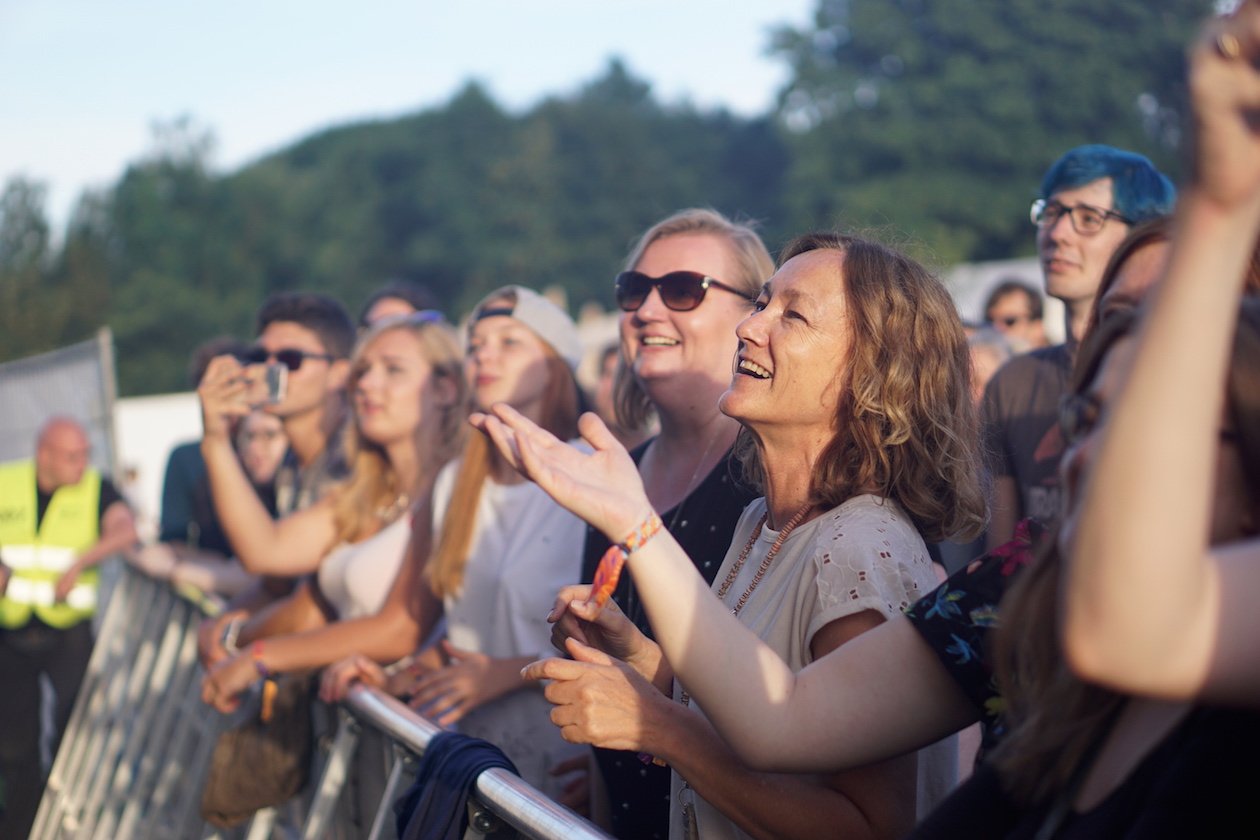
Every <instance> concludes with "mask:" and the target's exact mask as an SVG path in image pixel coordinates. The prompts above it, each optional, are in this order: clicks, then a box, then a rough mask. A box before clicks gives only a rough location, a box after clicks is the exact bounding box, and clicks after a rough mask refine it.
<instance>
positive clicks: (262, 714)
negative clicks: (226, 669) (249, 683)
mask: <svg viewBox="0 0 1260 840" xmlns="http://www.w3.org/2000/svg"><path fill="white" fill-rule="evenodd" d="M262 651H263V643H262V640H261V639H259V640H258V641H256V642H254V643H253V644H252V645H250V646H249V653H250V658H251V659H253V660H254V669H255V670H256V671H258V676H260V677H262V680H263V685H262V706H261V708H259V710H258V719H259V720H261V721H262V722H263V723H270V722H271V716H272V714H273V713H274V712H275V709H276V693H277V692H278V691H279V687H278V686H277V685H276V681H275V679H274V678H275V672H273V671H272V670H271V669H270V668H268V667H267V665H266V663H265V662H263V661H262Z"/></svg>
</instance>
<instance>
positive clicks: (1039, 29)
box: [0, 0, 1208, 395]
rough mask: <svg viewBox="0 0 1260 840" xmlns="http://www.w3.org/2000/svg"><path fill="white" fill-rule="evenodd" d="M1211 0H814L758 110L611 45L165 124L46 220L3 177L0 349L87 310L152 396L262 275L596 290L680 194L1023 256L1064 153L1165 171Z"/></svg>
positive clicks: (295, 282)
mask: <svg viewBox="0 0 1260 840" xmlns="http://www.w3.org/2000/svg"><path fill="white" fill-rule="evenodd" d="M1207 6H1208V4H1207V3H1205V2H1197V1H1196V2H1188V0H1168V2H1165V3H1162V4H1159V7H1158V8H1156V7H1155V5H1154V4H1147V3H1144V2H1139V0H1115V1H1114V2H1111V3H1106V4H1099V3H1092V2H1090V3H1087V2H1084V0H1062V2H1057V3H1053V4H1045V3H1033V2H1031V0H1004V1H1003V2H999V1H998V0H934V2H929V1H928V0H820V2H819V3H818V8H817V12H816V15H815V19H814V21H813V24H812V26H810V27H806V28H802V29H799V30H797V29H787V28H785V29H782V30H780V31H778V32H775V33H773V35H772V37H771V39H770V41H771V43H770V49H771V50H772V53H773V54H774V55H776V56H777V57H779V58H780V59H781V60H783V61H784V62H785V63H786V64H787V65H788V66H789V67H790V68H791V78H790V80H789V82H788V84H787V86H786V87H785V89H784V91H783V92H782V95H781V97H780V102H779V106H778V108H777V109H776V110H775V111H774V112H772V113H768V114H765V115H764V116H760V117H756V118H744V117H737V116H734V115H732V114H729V113H727V112H724V111H721V110H717V111H708V110H700V109H696V108H694V107H692V106H690V105H687V104H685V103H683V104H678V103H663V102H660V101H659V100H658V99H657V98H655V97H654V96H653V93H652V90H651V88H650V86H649V85H648V84H647V83H645V82H643V81H642V80H640V79H638V78H636V77H635V75H634V73H633V71H632V70H631V69H630V68H627V67H626V66H624V65H623V64H622V63H621V62H620V61H618V60H616V59H613V60H611V61H610V62H609V64H608V66H607V68H606V69H605V71H604V72H603V73H602V74H601V75H600V76H599V77H598V78H596V79H594V80H592V81H590V82H589V83H587V84H586V85H584V86H582V87H581V88H580V89H578V90H577V91H576V92H575V93H572V94H569V95H565V96H555V97H551V98H547V99H545V100H543V101H541V102H539V103H538V104H536V105H535V106H533V107H531V108H530V109H528V110H527V111H524V112H522V113H510V112H508V111H506V110H504V109H503V108H502V107H500V106H499V105H498V104H497V103H496V102H495V101H494V100H493V98H492V97H491V96H490V95H489V94H488V93H487V92H486V91H485V90H484V89H483V88H481V87H479V86H478V85H476V84H469V85H467V86H466V87H465V88H464V89H462V90H460V91H459V92H457V93H456V94H455V95H454V96H453V97H452V98H451V99H450V100H449V101H447V102H446V103H444V104H443V105H441V106H439V107H435V108H431V109H427V110H424V111H421V112H418V113H415V114H411V115H407V116H404V117H401V118H399V119H394V120H388V121H378V122H365V123H357V124H352V125H343V126H339V127H335V128H331V129H328V130H325V131H321V132H319V133H317V134H315V135H313V136H310V137H307V138H304V139H301V140H300V141H298V142H296V143H295V144H293V145H292V146H291V147H289V148H286V149H283V150H281V151H279V152H277V153H275V154H272V155H269V156H267V157H265V158H263V159H261V160H259V161H256V162H254V163H252V164H250V165H248V166H245V167H243V168H242V169H240V170H238V171H235V172H230V173H218V172H214V171H212V169H211V167H210V164H209V161H210V160H211V159H212V152H213V144H214V139H213V131H212V128H208V127H203V126H199V125H198V124H197V123H196V122H194V121H193V120H191V119H185V120H179V121H176V122H174V123H172V124H169V125H165V126H162V127H160V128H159V130H157V131H156V132H155V136H154V140H153V146H152V148H151V149H150V150H149V151H148V152H146V153H145V154H143V155H142V156H141V157H139V158H138V159H137V160H136V161H135V162H134V163H133V164H132V165H131V166H130V167H129V168H128V169H127V170H126V172H125V173H124V175H123V176H122V177H121V178H120V180H119V181H118V182H117V183H116V184H114V185H112V186H111V187H110V188H108V189H106V190H104V191H101V192H99V193H89V194H85V195H84V196H82V197H81V199H80V201H79V203H78V205H77V207H76V209H75V211H74V213H73V214H72V217H71V219H70V221H69V223H68V226H67V230H66V231H65V235H64V237H62V238H60V239H56V238H55V237H54V236H53V235H52V231H51V230H50V226H49V223H48V221H47V217H46V215H45V212H44V200H45V189H44V187H43V185H41V184H39V183H36V182H31V181H29V180H26V179H22V178H15V179H12V180H10V181H9V182H8V183H7V184H5V185H4V187H3V190H2V191H0V360H5V359H11V358H16V357H20V356H25V355H29V354H32V353H36V352H39V351H42V350H46V349H50V348H52V347H55V346H59V345H61V344H65V343H68V342H71V341H77V340H81V339H83V338H85V337H86V336H88V335H89V334H90V333H91V332H92V331H93V330H94V329H95V328H96V327H98V326H100V325H102V324H109V325H110V326H111V327H112V328H113V330H114V334H115V337H116V342H117V347H118V370H119V378H120V388H121V391H122V393H124V394H126V395H135V394H144V393H158V392H164V391H171V390H180V389H183V388H184V387H186V383H185V381H184V376H185V374H184V371H185V367H186V363H187V359H188V354H189V352H190V351H191V349H192V348H193V347H194V346H195V345H196V344H198V343H199V342H201V341H203V340H205V339H206V338H209V337H211V336H213V335H217V334H220V333H235V334H238V335H242V336H247V335H249V333H250V330H251V317H252V313H253V311H254V309H255V308H256V307H257V305H258V303H259V302H260V301H261V300H262V299H263V298H264V297H265V296H266V295H267V294H269V293H271V292H273V291H278V290H287V289H299V288H303V289H318V290H321V291H325V292H328V293H330V294H332V295H334V296H336V297H338V298H339V299H341V300H342V301H343V302H345V303H346V305H347V306H348V307H349V308H350V309H351V310H352V311H356V310H357V308H358V306H359V305H360V303H361V302H362V300H363V299H364V297H365V296H366V295H367V294H368V292H369V291H370V290H371V289H372V288H373V287H375V286H377V285H379V284H380V283H381V282H383V281H384V280H386V279H388V278H394V277H398V278H406V279H410V280H415V281H419V282H422V283H425V284H426V285H428V286H429V287H430V288H431V289H433V291H434V292H435V294H436V295H437V297H438V298H439V300H441V301H442V302H443V304H444V305H445V306H446V307H447V308H448V309H449V310H450V311H451V312H452V313H454V314H456V315H458V314H459V313H462V312H463V311H464V310H465V309H466V308H467V307H468V306H469V305H470V304H471V303H472V302H473V301H475V300H476V299H477V298H479V297H480V296H481V295H482V294H483V293H484V292H485V291H487V290H489V289H491V288H494V287H496V286H499V285H503V284H505V283H521V284H524V285H529V286H535V287H544V286H553V285H554V286H560V287H562V288H563V289H565V290H566V291H567V292H568V295H569V299H570V301H571V302H574V303H579V302H581V301H584V300H588V299H593V300H598V301H601V302H603V303H605V304H607V303H609V302H610V300H611V278H612V277H613V275H614V274H615V273H616V272H617V271H618V269H619V265H620V261H621V259H622V258H623V257H624V254H625V252H626V250H627V248H628V246H629V244H630V242H631V241H632V239H633V237H634V236H635V235H636V234H637V233H639V232H640V231H642V229H643V228H644V227H646V226H647V225H648V224H650V223H651V222H652V221H654V220H656V219H658V218H659V217H661V216H662V215H664V214H666V213H668V212H670V211H672V210H674V209H677V208H680V207H685V206H691V205H706V206H712V207H715V208H717V209H719V210H721V211H723V212H725V213H728V214H730V215H733V216H737V217H743V218H751V219H756V220H759V221H760V222H761V224H762V230H763V232H764V233H765V235H766V238H767V242H768V243H769V244H770V245H771V247H772V248H777V247H778V246H779V245H781V244H782V243H783V242H784V241H785V240H786V239H787V238H788V237H790V236H791V235H792V234H794V233H797V232H801V231H804V230H807V229H810V228H816V227H825V226H830V225H836V224H840V225H846V226H855V227H859V228H879V229H882V230H883V231H884V232H885V234H886V235H887V236H889V237H890V238H892V239H895V240H897V241H900V242H902V243H904V244H908V246H909V247H910V248H911V249H912V250H913V251H914V252H915V253H916V254H918V255H919V256H921V257H924V258H926V259H927V260H928V261H929V262H931V263H933V264H935V265H938V266H940V265H948V264H951V263H953V262H956V261H959V260H978V259H990V258H1003V257H1010V256H1018V255H1023V254H1027V253H1030V251H1031V247H1032V236H1031V230H1030V228H1029V225H1028V221H1027V207H1028V202H1029V200H1030V199H1031V198H1032V197H1033V195H1034V194H1035V191H1036V188H1037V182H1038V179H1039V178H1040V175H1041V172H1042V171H1043V170H1044V168H1045V166H1046V165H1047V164H1048V163H1049V162H1050V161H1052V160H1053V159H1054V158H1055V157H1056V156H1057V155H1058V154H1059V153H1061V152H1062V151H1064V150H1065V149H1067V148H1069V147H1071V146H1074V145H1077V144H1079V143H1082V142H1107V143H1112V144H1114V145H1119V146H1124V147H1127V148H1132V149H1135V150H1138V151H1141V152H1143V153H1145V154H1147V155H1149V156H1151V157H1152V158H1153V159H1155V161H1156V162H1157V163H1158V164H1159V165H1160V166H1161V167H1163V168H1165V169H1166V171H1169V172H1170V173H1171V174H1173V175H1174V176H1175V174H1176V161H1177V159H1178V143H1179V139H1180V134H1179V129H1180V125H1181V111H1182V108H1181V101H1182V91H1181V78H1182V57H1181V56H1182V50H1183V49H1184V45H1185V43H1186V41H1187V39H1188V38H1189V36H1190V34H1191V32H1192V31H1193V27H1194V26H1195V25H1196V23H1197V21H1198V20H1199V19H1200V17H1201V16H1202V14H1203V13H1204V11H1205V10H1206V8H1207Z"/></svg>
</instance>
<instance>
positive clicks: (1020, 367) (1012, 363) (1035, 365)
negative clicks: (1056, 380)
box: [991, 344, 1072, 386]
mask: <svg viewBox="0 0 1260 840" xmlns="http://www.w3.org/2000/svg"><path fill="white" fill-rule="evenodd" d="M1071 358H1072V354H1071V351H1070V350H1069V349H1068V346H1067V345H1066V344H1054V345H1051V346H1050V347H1039V348H1037V349H1036V350H1030V351H1028V352H1027V353H1020V354H1019V355H1018V356H1012V357H1011V358H1010V359H1009V360H1007V362H1006V364H1004V365H1002V366H1001V367H1000V368H998V369H997V372H996V373H994V374H993V379H992V380H991V383H998V384H999V386H1000V385H1001V384H1004V383H1007V382H1009V381H1011V380H1013V379H1017V380H1024V379H1026V378H1027V376H1028V375H1029V374H1030V373H1032V372H1035V371H1037V370H1040V369H1042V368H1047V367H1051V368H1061V367H1063V365H1064V363H1065V362H1069V363H1070V361H1071Z"/></svg>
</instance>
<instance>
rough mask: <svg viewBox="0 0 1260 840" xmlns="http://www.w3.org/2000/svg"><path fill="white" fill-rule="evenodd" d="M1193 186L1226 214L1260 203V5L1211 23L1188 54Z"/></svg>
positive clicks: (1248, 1) (1251, 2)
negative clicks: (1235, 209)
mask: <svg viewBox="0 0 1260 840" xmlns="http://www.w3.org/2000/svg"><path fill="white" fill-rule="evenodd" d="M1190 89H1191V94H1192V95H1191V103H1192V107H1193V111H1194V119H1195V143H1196V145H1195V152H1194V184H1195V187H1196V188H1197V190H1198V191H1199V193H1200V194H1201V195H1202V197H1203V198H1206V199H1209V200H1211V201H1212V202H1213V203H1215V204H1217V205H1219V206H1220V207H1221V209H1223V210H1230V209H1233V208H1238V207H1241V206H1242V205H1244V204H1247V203H1249V202H1252V203H1254V202H1258V201H1260V2H1257V0H1244V2H1243V3H1241V4H1240V5H1239V8H1238V10H1237V11H1236V12H1235V13H1234V14H1232V15H1228V16H1224V17H1218V18H1213V19H1212V20H1210V21H1209V22H1208V23H1207V24H1206V26H1205V27H1204V29H1203V33H1202V35H1201V36H1200V37H1199V38H1198V39H1197V40H1196V41H1195V42H1194V44H1193V45H1192V47H1191V50H1190Z"/></svg>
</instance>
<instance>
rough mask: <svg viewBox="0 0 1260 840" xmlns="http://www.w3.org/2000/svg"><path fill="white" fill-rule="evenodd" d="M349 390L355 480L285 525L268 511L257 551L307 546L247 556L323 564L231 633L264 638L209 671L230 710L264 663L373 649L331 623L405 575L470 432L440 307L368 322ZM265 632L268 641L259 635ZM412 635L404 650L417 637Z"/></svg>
mask: <svg viewBox="0 0 1260 840" xmlns="http://www.w3.org/2000/svg"><path fill="white" fill-rule="evenodd" d="M349 389H350V392H351V399H352V402H353V406H354V424H353V427H352V429H351V431H350V435H349V439H348V441H347V456H348V458H349V460H350V464H351V466H352V470H351V474H350V478H349V479H348V480H347V481H346V482H345V483H344V484H342V485H340V486H339V487H337V488H336V489H335V490H334V491H333V492H331V493H330V494H329V496H328V497H327V498H326V499H324V500H322V501H320V502H319V503H317V504H316V505H315V506H314V507H312V508H309V509H307V510H303V511H301V512H299V513H295V514H292V515H290V516H289V517H286V518H285V519H283V520H281V521H279V522H276V523H272V522H271V521H270V520H266V521H265V522H263V521H262V520H261V519H260V520H259V522H258V527H259V528H260V530H262V531H263V532H264V533H262V534H258V535H256V545H255V550H257V546H258V545H263V544H266V543H267V542H273V541H274V542H284V541H285V540H291V541H292V542H294V543H297V546H296V547H295V546H290V547H289V551H288V552H287V553H285V552H284V551H281V552H280V553H281V558H280V559H279V560H274V559H273V560H268V559H267V558H266V557H265V556H260V555H257V554H252V555H251V557H250V560H249V561H248V562H247V563H246V565H247V566H249V565H250V564H251V563H252V564H253V565H254V566H255V567H256V568H257V567H258V566H259V565H260V564H261V565H262V566H263V569H264V570H268V571H272V572H275V571H279V570H280V569H283V570H284V571H285V572H286V573H287V574H300V573H304V572H315V573H316V577H315V580H314V582H307V583H303V584H302V585H301V586H300V587H299V588H298V590H297V591H296V592H295V593H294V594H293V595H292V596H290V597H289V598H286V599H284V600H282V601H279V602H277V603H276V604H273V605H272V606H270V607H268V608H266V609H264V610H262V611H260V612H259V613H258V614H256V615H255V616H253V617H252V618H250V619H249V620H248V621H247V622H245V623H244V624H243V626H240V627H239V630H235V631H231V634H232V635H234V636H236V641H237V644H238V646H241V647H245V646H246V645H248V644H249V643H255V644H254V645H253V646H252V647H249V648H246V649H244V650H242V651H241V652H239V653H237V654H235V655H234V656H230V657H228V658H227V659H225V660H223V661H221V662H219V663H218V664H217V665H216V666H215V667H214V668H213V669H212V670H211V672H210V673H209V674H208V675H207V677H206V680H205V683H204V686H203V696H204V698H205V699H206V701H207V702H213V703H214V704H215V705H216V706H218V707H220V708H230V707H231V706H232V705H233V703H234V700H235V697H236V695H237V694H239V693H240V691H242V690H243V689H244V688H245V687H247V686H248V685H249V684H250V683H251V682H253V681H254V680H256V679H257V678H258V675H259V673H260V672H261V671H262V670H264V669H266V670H272V671H291V670H301V669H307V668H314V667H318V666H321V665H325V664H328V663H329V662H333V661H335V660H336V659H338V658H340V657H342V656H346V655H349V654H351V653H354V652H356V651H359V650H361V649H362V645H363V639H362V635H363V634H360V633H355V632H347V631H346V630H344V629H343V628H338V629H336V630H334V629H333V628H332V627H326V626H325V625H329V624H330V623H331V622H334V621H340V622H343V623H344V622H346V621H347V620H349V619H362V618H365V617H368V616H372V615H374V614H376V613H378V612H380V611H381V609H382V607H383V606H384V605H385V603H386V600H387V597H388V595H389V593H390V591H391V588H392V587H393V585H394V582H395V579H396V578H398V577H403V576H402V575H400V574H399V571H400V567H402V566H403V560H404V557H405V556H406V549H407V546H408V543H409V541H410V539H411V533H412V513H413V511H414V510H416V509H419V510H423V511H426V512H427V506H426V503H427V500H428V497H429V494H430V491H431V487H432V485H433V481H434V479H435V477H436V475H437V473H438V470H439V469H440V468H441V467H442V465H443V464H445V463H446V462H447V461H448V460H449V459H450V457H451V456H452V455H453V454H454V452H455V451H456V449H457V447H458V446H459V444H460V443H461V441H462V439H463V435H462V434H461V431H460V429H461V426H462V425H463V418H464V416H465V411H466V401H465V394H466V385H465V381H464V377H463V375H462V371H461V369H460V353H459V345H458V342H457V340H456V337H455V332H454V330H453V329H452V328H451V327H450V326H449V325H448V324H445V323H443V322H442V321H441V320H440V319H438V318H436V317H416V316H402V317H399V318H392V319H388V320H385V321H382V322H381V323H379V324H377V325H375V326H373V327H372V328H371V329H370V330H368V332H367V333H365V334H364V336H363V338H362V339H361V340H360V342H359V345H358V347H357V348H356V351H355V353H354V356H353V360H352V365H351V373H350V381H349ZM413 500H417V501H418V502H419V504H416V503H414V502H413ZM260 507H261V505H260ZM319 543H322V546H320V545H319ZM312 555H314V557H313V558H312ZM242 559H243V560H244V557H243V558H242ZM429 612H430V613H432V612H434V611H433V610H430V611H429ZM241 618H242V619H243V618H244V617H243V616H241ZM356 626H357V625H356ZM282 634H286V635H282ZM368 635H370V634H368ZM269 637H270V638H269ZM277 637H278V638H277ZM264 638H267V643H266V647H265V648H264V646H263V644H262V643H261V642H260V641H258V640H261V639H264ZM401 644H402V650H401V651H399V652H398V653H397V655H395V656H394V657H393V658H395V659H396V658H398V657H399V656H402V655H404V654H406V653H407V652H408V651H409V650H410V649H411V647H414V640H413V641H412V643H411V645H410V646H408V645H407V642H406V641H403V642H402V643H401Z"/></svg>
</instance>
